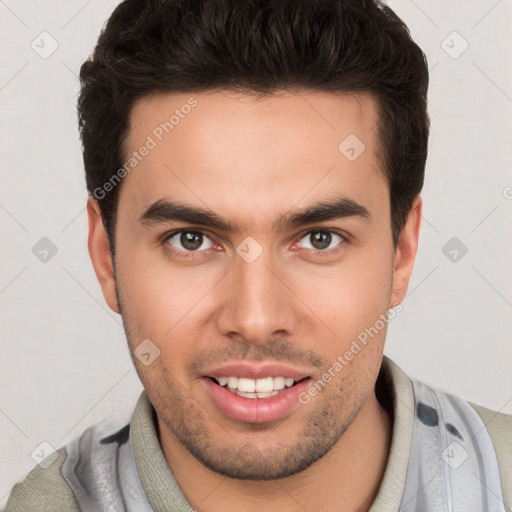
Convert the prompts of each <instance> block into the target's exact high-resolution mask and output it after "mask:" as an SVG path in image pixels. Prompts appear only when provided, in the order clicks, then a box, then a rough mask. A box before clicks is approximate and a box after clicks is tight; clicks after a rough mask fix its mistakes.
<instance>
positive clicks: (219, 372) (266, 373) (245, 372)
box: [204, 361, 309, 381]
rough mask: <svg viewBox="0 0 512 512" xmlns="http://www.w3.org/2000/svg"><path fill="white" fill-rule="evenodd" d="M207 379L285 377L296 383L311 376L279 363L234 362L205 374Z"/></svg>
mask: <svg viewBox="0 0 512 512" xmlns="http://www.w3.org/2000/svg"><path fill="white" fill-rule="evenodd" d="M204 375H205V377H215V378H218V377H239V378H240V377H242V378H247V379H262V378H264V377H284V378H291V379H294V380H296V381H299V380H302V379H304V378H305V377H308V376H309V374H308V373H307V372H306V371H304V370H300V369H297V368H293V367H290V366H285V365H282V364H278V363H262V362H249V361H242V362H240V361H239V362H232V363H227V364H224V365H222V366H218V367H216V368H214V369H211V370H208V371H206V372H205V374H204Z"/></svg>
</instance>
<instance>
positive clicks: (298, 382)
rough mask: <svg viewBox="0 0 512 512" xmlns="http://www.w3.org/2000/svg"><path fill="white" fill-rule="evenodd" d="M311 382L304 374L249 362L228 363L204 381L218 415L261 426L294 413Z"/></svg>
mask: <svg viewBox="0 0 512 512" xmlns="http://www.w3.org/2000/svg"><path fill="white" fill-rule="evenodd" d="M310 380H311V376H310V375H309V374H308V373H306V372H305V371H300V370H295V369H293V368H290V367H287V366H283V365H277V364H261V363H259V364H251V363H249V362H243V363H233V364H228V365H225V366H223V367H222V368H218V369H214V370H211V371H208V372H206V375H204V376H203V377H202V378H201V381H202V383H203V385H204V390H205V391H206V395H207V396H208V397H209V398H210V399H211V401H212V403H213V405H214V406H215V408H216V409H217V411H218V412H220V413H221V414H222V415H223V416H225V417H227V418H230V419H231V420H235V421H238V422H244V423H258V424H261V423H268V422H273V421H276V420H280V419H283V418H285V417H286V416H288V415H289V414H291V413H292V412H293V410H294V409H295V406H297V405H299V399H298V397H299V395H300V393H302V392H303V391H305V390H306V389H307V387H308V385H309V381H310Z"/></svg>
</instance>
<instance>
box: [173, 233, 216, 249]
mask: <svg viewBox="0 0 512 512" xmlns="http://www.w3.org/2000/svg"><path fill="white" fill-rule="evenodd" d="M167 242H168V243H170V244H171V245H172V246H173V247H174V248H175V249H178V250H180V251H183V250H185V251H187V252H199V251H198V249H200V248H201V246H202V245H203V244H205V243H206V247H203V248H202V249H201V251H202V250H206V249H210V248H211V247H212V246H213V242H212V240H211V239H210V238H209V237H208V236H206V235H205V234H204V233H201V232H200V231H178V232H177V233H174V234H173V235H170V236H169V238H167ZM179 245H181V247H179Z"/></svg>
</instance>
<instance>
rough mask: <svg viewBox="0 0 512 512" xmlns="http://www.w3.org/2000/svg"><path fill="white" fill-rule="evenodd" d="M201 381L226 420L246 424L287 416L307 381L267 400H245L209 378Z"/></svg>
mask: <svg viewBox="0 0 512 512" xmlns="http://www.w3.org/2000/svg"><path fill="white" fill-rule="evenodd" d="M202 381H203V382H204V385H205V387H206V392H207V393H208V394H209V395H210V397H211V398H212V400H213V401H214V402H215V405H216V406H217V407H218V408H219V409H220V411H221V412H222V413H224V414H225V415H226V416H227V417H228V418H231V419H232V420H236V421H243V422H246V423H269V422H272V421H276V420H279V419H281V418H283V417H284V416H286V414H288V412H289V411H290V410H291V408H292V407H293V406H294V405H295V404H296V403H297V402H298V398H299V395H300V394H301V393H302V392H303V391H305V390H306V388H307V386H308V382H309V379H304V380H302V381H300V382H298V383H297V384H295V386H292V387H290V388H285V389H283V390H282V391H280V392H279V393H278V394H277V395H274V396H269V397H268V398H245V397H243V396H238V395H235V394H234V393H232V392H231V391H228V390H227V389H225V388H223V387H222V386H219V385H218V384H216V383H215V382H213V381H212V380H211V379H210V378H209V377H205V378H203V379H202Z"/></svg>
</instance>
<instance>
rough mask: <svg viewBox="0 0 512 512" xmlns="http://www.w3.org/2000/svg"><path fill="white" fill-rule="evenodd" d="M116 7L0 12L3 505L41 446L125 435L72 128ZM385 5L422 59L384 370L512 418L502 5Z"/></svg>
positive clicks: (55, 5) (125, 380) (134, 388)
mask: <svg viewBox="0 0 512 512" xmlns="http://www.w3.org/2000/svg"><path fill="white" fill-rule="evenodd" d="M117 3H118V2H117V1H112V0H110V1H104V0H103V1H99V0H89V1H83V0H72V1H70V0H68V1H67V2H58V1H55V0H53V1H41V2H36V1H32V2H22V1H20V0H17V1H14V0H5V1H0V34H1V36H0V37H1V43H2V49H3V51H2V52H1V56H0V58H1V61H0V98H1V115H0V130H1V131H0V133H1V136H2V139H1V153H0V154H1V163H2V165H1V173H2V174H1V180H2V187H1V192H0V222H1V228H2V231H1V232H2V238H1V240H2V242H1V251H2V253H1V258H2V259H1V261H2V264H1V265H0V300H1V326H2V343H1V353H0V361H1V367H0V387H1V391H2V395H1V402H0V431H1V437H0V506H2V505H3V504H5V501H6V497H7V494H8V492H9V490H10V488H11V486H12V485H13V484H14V483H15V482H16V481H18V480H19V479H20V478H21V477H23V475H24V474H25V473H27V472H28V471H29V470H30V469H31V468H32V467H33V466H35V464H36V462H35V460H34V459H33V458H32V457H31V454H32V453H34V452H37V450H41V449H42V448H41V446H43V448H44V447H47V445H46V444H44V445H41V443H49V444H50V445H51V446H53V447H55V448H59V447H61V446H62V445H63V444H65V443H66V442H67V441H68V440H70V439H72V438H74V437H76V436H78V435H79V434H80V433H81V432H82V431H83V430H84V429H85V428H87V427H88V426H89V425H91V424H93V423H95V422H97V421H99V420H100V419H101V418H103V417H106V416H119V417H124V418H126V419H127V420H128V419H129V417H130V412H131V410H132V408H133V406H134V404H135V402H136V400H137V398H138V395H139V393H140V391H141V389H142V387H141V384H140V382H139V381H138V378H137V376H136V373H135V370H134V369H133V366H132V363H131V361H130V358H129V354H128V350H127V348H126V341H125V337H124V331H123V329H122V324H121V319H120V317H119V316H117V315H116V314H114V313H113V312H111V311H110V310H109V309H108V308H107V306H106V304H105V303H104V300H103V297H102V295H101V291H100V287H99V285H98V283H97V281H96V278H95V275H94V272H93V269H92V265H91V263H90V260H89V256H88V253H87V245H86V237H87V223H86V219H87V217H86V213H85V203H86V199H87V193H86V189H85V182H84V177H83V165H82V155H81V151H80V145H79V139H78V133H77V122H76V113H75V103H76V94H77V91H78V81H77V74H78V71H79V68H80V65H81V63H82V62H83V61H84V60H85V59H86V58H87V56H88V55H89V53H90V52H91V51H92V49H93V46H94V44H95V41H96V39H97V36H98V34H99V30H100V28H101V27H102V25H103V23H104V22H105V20H106V19H107V18H108V16H109V15H110V13H111V11H112V10H113V8H114V6H115V5H116V4H117ZM389 3H390V5H391V7H392V8H393V9H395V11H396V12H397V14H398V15H399V16H400V17H402V19H404V21H405V22H406V23H407V25H408V26H409V28H410V30H411V33H412V35H413V37H414V39H415V40H416V42H417V43H418V44H419V45H420V46H421V47H422V49H423V50H424V51H425V53H426V54H427V57H428V60H429V68H430V70H431V85H430V94H429V112H430V116H431V120H432V125H431V138H430V153H429V159H428V163H427V171H426V183H425V188H424V192H423V194H422V196H423V199H424V219H423V227H422V234H421V240H420V248H419V254H418V257H417V263H416V267H415V270H414V273H413V277H412V281H411V285H410V289H409V295H408V297H407V298H406V300H405V301H404V303H403V306H404V307H403V310H402V312H401V313H400V314H398V316H397V317H396V318H395V319H394V320H393V321H392V324H391V325H390V329H389V332H388V338H387V342H386V343H387V344H386V350H385V353H386V354H387V355H388V356H389V357H391V358H392V359H393V360H394V361H395V362H396V363H397V364H398V365H399V366H401V368H402V369H403V370H404V371H406V373H408V374H409V375H411V376H414V377H416V378H418V379H420V380H423V381H425V382H427V383H430V384H433V385H435V386H437V387H439V388H442V389H445V390H447V391H450V392H452V393H454V394H457V395H460V396H462V397H464V398H466V399H468V400H470V401H473V402H476V403H479V404H481V405H484V406H486V407H488V408H491V409H494V410H497V411H498V410H499V411H502V412H507V413H512V372H510V368H511V362H512V343H511V329H512V322H511V318H512V315H511V313H512V310H511V308H512V265H511V264H510V262H511V261H512V236H511V230H510V228H511V220H512V174H511V168H512V139H511V135H512V115H511V114H512V69H511V65H510V62H511V55H510V54H511V45H510V34H511V28H512V27H511V25H512V2H511V1H510V0H499V1H496V0H485V1H484V0H479V1H467V0H457V1H455V0H451V1H450V2H446V1H442V0H436V1H432V0H430V1H426V0H424V1H420V0H415V1H412V0H402V1H398V0H396V1H392V2H389ZM45 32H46V34H45ZM57 45H58V46H57ZM466 46H467V48H466ZM54 47H55V48H54ZM52 50H54V51H53V53H51V55H50V52H51V51H52ZM463 50H464V51H463ZM45 237H46V238H47V239H49V240H50V241H51V247H53V246H54V249H53V251H55V250H56V251H57V252H56V253H55V254H54V255H53V254H52V251H51V249H50V250H49V249H48V247H49V245H48V241H43V242H41V241H40V240H41V239H42V238H45ZM454 237H456V239H455V240H452V241H451V242H450V243H449V241H450V240H451V239H452V238H454ZM448 243H449V245H446V244H448ZM38 244H39V245H38ZM41 244H42V245H41ZM45 244H46V245H45ZM34 246H35V247H36V248H35V249H33V248H34ZM41 247H42V248H43V250H49V252H48V253H47V254H44V255H42V254H41V250H42V249H41ZM464 247H465V248H466V249H467V252H466V253H465V254H464V252H465V250H466V249H464ZM454 251H455V252H454ZM38 255H39V256H38ZM41 258H43V259H44V258H46V261H41ZM44 449H46V448H44Z"/></svg>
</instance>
